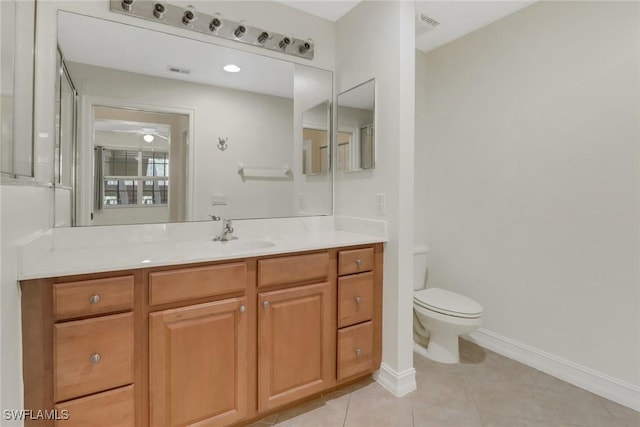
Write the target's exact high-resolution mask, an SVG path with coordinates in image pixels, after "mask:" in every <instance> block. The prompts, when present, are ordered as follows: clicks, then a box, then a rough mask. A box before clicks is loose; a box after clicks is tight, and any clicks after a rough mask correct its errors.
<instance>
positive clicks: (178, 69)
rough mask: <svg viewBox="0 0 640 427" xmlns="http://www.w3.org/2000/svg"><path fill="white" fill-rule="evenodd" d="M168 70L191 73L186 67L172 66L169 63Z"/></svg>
mask: <svg viewBox="0 0 640 427" xmlns="http://www.w3.org/2000/svg"><path fill="white" fill-rule="evenodd" d="M169 71H171V72H172V73H178V74H191V70H188V69H186V68H180V67H174V66H172V65H169Z"/></svg>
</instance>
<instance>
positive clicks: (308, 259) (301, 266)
mask: <svg viewBox="0 0 640 427" xmlns="http://www.w3.org/2000/svg"><path fill="white" fill-rule="evenodd" d="M328 276H329V253H328V252H321V253H315V254H308V255H294V256H286V257H279V258H270V259H261V260H259V261H258V286H259V287H262V286H271V285H282V284H287V283H297V282H304V281H308V280H318V281H324V280H325V279H326V278H327V277H328Z"/></svg>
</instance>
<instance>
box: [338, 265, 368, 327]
mask: <svg viewBox="0 0 640 427" xmlns="http://www.w3.org/2000/svg"><path fill="white" fill-rule="evenodd" d="M372 318H373V273H371V272H368V273H360V274H354V275H352V276H347V277H340V278H338V327H339V328H342V327H344V326H350V325H354V324H356V323H360V322H364V321H365V320H371V319H372Z"/></svg>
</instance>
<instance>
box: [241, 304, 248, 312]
mask: <svg viewBox="0 0 640 427" xmlns="http://www.w3.org/2000/svg"><path fill="white" fill-rule="evenodd" d="M245 311H247V306H246V305H241V306H240V313H244V312H245Z"/></svg>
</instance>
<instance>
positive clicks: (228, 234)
mask: <svg viewBox="0 0 640 427" xmlns="http://www.w3.org/2000/svg"><path fill="white" fill-rule="evenodd" d="M235 239H237V237H236V236H234V235H233V226H232V224H231V220H230V219H223V220H222V231H221V232H220V235H219V236H218V237H215V238H214V239H213V240H214V241H216V242H228V241H229V240H235Z"/></svg>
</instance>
